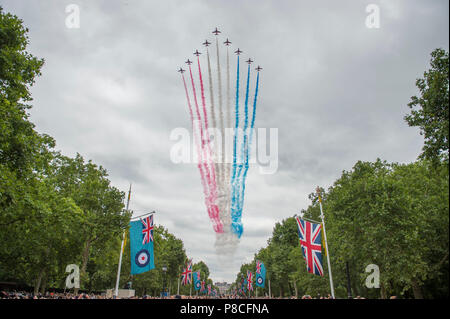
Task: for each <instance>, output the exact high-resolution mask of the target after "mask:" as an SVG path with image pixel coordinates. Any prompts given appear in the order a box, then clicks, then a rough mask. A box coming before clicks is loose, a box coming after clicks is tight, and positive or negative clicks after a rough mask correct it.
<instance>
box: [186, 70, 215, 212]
mask: <svg viewBox="0 0 450 319" xmlns="http://www.w3.org/2000/svg"><path fill="white" fill-rule="evenodd" d="M181 76H182V78H183V84H184V90H185V92H186V100H187V102H188V106H189V115H190V117H191V123H192V132H193V133H194V140H196V141H198V134H197V130H196V129H195V127H194V115H193V113H192V106H191V100H190V99H189V93H188V89H187V86H186V80H185V79H184V75H183V74H181ZM199 145H200V144H199V143H197V156H198V159H199V160H201V158H202V156H201V152H200V147H199ZM197 167H198V169H199V171H200V177H201V183H202V187H203V192H204V193H205V204H206V208H207V210H208V215H209V216H210V217H211V216H212V214H213V213H212V211H211V204H210V202H209V197H208V190H207V186H206V183H205V179H206V178H205V173H204V172H203V168H202V165H201V164H200V161H199V162H198V163H197Z"/></svg>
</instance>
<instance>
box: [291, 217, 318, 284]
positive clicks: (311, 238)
mask: <svg viewBox="0 0 450 319" xmlns="http://www.w3.org/2000/svg"><path fill="white" fill-rule="evenodd" d="M295 219H296V220H297V227H298V237H299V240H300V245H301V247H302V254H303V257H304V258H305V261H306V269H307V270H308V272H309V273H311V274H316V275H319V276H323V264H322V232H321V230H322V225H321V224H316V223H311V222H308V221H306V220H303V219H300V218H299V217H295Z"/></svg>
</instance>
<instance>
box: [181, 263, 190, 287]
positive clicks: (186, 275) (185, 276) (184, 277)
mask: <svg viewBox="0 0 450 319" xmlns="http://www.w3.org/2000/svg"><path fill="white" fill-rule="evenodd" d="M191 281H192V259H191V260H189V261H188V263H187V267H186V268H184V270H183V272H182V273H181V283H182V284H183V285H184V286H185V285H190V284H191Z"/></svg>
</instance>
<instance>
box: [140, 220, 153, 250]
mask: <svg viewBox="0 0 450 319" xmlns="http://www.w3.org/2000/svg"><path fill="white" fill-rule="evenodd" d="M141 222H142V234H143V235H144V236H143V240H142V245H145V244H147V243H149V242H151V241H153V215H150V216H148V217H146V218H144V219H142V218H141Z"/></svg>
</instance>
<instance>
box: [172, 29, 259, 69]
mask: <svg viewBox="0 0 450 319" xmlns="http://www.w3.org/2000/svg"><path fill="white" fill-rule="evenodd" d="M212 33H213V34H214V35H216V36H217V35H219V33H221V31H219V30H218V29H217V27H216V28H215V30H214V31H213V32H212ZM231 43H232V42H231V41H230V40H228V38H227V40H226V41H225V42H223V44H225V45H226V46H229V45H230V44H231ZM210 44H211V42H209V41H208V40H205V42H203V43H202V45H204V46H205V47H208V46H209V45H210ZM243 52H244V51H242V50H240V49H239V48H238V49H237V50H236V51H234V53H236V55H240V54H241V53H243ZM200 54H202V53H201V52H199V51H198V50H195V52H194V55H195V56H197V57H198V56H199V55H200ZM245 62H247V63H248V64H251V63H253V62H254V61H253V60H252V59H251V58H249V59H248V60H247V61H245ZM185 63H186V64H187V65H191V64H192V61H190V60H189V59H187V61H186V62H185ZM255 70H256V71H257V72H259V71H261V70H262V67H260V66H259V65H258V66H257V67H256V68H255ZM185 71H186V70H184V69H183V68H182V67H180V68H179V69H178V72H180V73H183V72H185Z"/></svg>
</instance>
